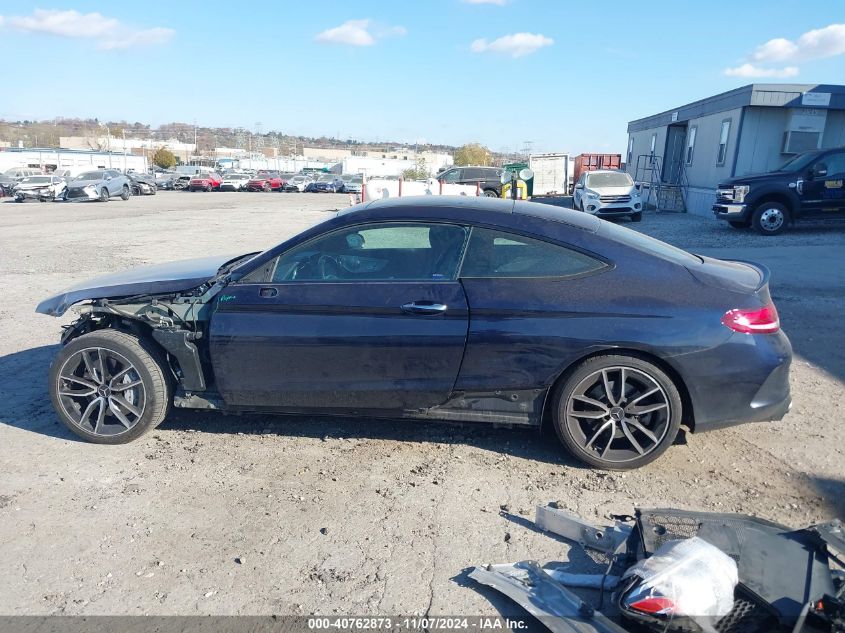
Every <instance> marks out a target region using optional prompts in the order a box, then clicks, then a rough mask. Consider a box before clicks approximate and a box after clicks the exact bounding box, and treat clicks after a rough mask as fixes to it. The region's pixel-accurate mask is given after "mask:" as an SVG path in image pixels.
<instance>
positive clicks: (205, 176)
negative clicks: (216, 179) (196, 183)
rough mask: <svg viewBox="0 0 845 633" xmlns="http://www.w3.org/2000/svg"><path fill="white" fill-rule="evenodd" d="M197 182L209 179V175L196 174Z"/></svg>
mask: <svg viewBox="0 0 845 633" xmlns="http://www.w3.org/2000/svg"><path fill="white" fill-rule="evenodd" d="M195 178H196V179H197V180H205V179H207V178H211V174H197V175H196V176H195Z"/></svg>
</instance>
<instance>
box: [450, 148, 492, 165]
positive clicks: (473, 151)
mask: <svg viewBox="0 0 845 633" xmlns="http://www.w3.org/2000/svg"><path fill="white" fill-rule="evenodd" d="M492 163H493V155H492V154H491V153H490V150H489V149H487V148H486V147H484V146H483V145H481V144H479V143H469V144H467V145H461V146H460V147H459V148H458V149H457V150H455V165H458V166H460V165H478V166H481V167H487V166H489V165H491V164H492Z"/></svg>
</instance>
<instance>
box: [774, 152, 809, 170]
mask: <svg viewBox="0 0 845 633" xmlns="http://www.w3.org/2000/svg"><path fill="white" fill-rule="evenodd" d="M818 155H819V153H818V152H807V153H806V154H798V156H794V157H792V158H790V159H789V160H788V161H786V162H785V163H784V164H783V165H781V166H780V167H779V168H778V169H776V170H775V171H801V170H802V169H804V168H805V167H807V165H809V164H810V163H811V162H813V160H815V158H816V157H817V156H818Z"/></svg>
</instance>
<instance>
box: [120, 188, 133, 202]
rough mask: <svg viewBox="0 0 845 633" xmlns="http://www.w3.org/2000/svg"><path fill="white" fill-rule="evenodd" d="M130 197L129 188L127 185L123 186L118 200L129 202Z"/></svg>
mask: <svg viewBox="0 0 845 633" xmlns="http://www.w3.org/2000/svg"><path fill="white" fill-rule="evenodd" d="M131 196H132V190H131V189H130V188H129V186H128V185H123V191H121V192H120V199H121V200H124V201H125V200H129V198H130V197H131Z"/></svg>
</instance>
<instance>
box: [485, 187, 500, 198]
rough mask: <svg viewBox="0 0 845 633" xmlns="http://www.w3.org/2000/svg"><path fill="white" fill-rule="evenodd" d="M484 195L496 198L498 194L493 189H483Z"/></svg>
mask: <svg viewBox="0 0 845 633" xmlns="http://www.w3.org/2000/svg"><path fill="white" fill-rule="evenodd" d="M484 197H485V198H498V197H499V194H497V193H496V192H495V190H493V189H485V190H484Z"/></svg>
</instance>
